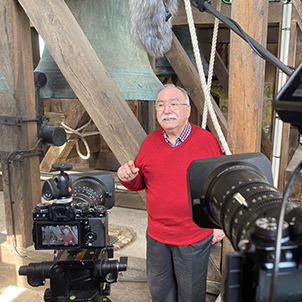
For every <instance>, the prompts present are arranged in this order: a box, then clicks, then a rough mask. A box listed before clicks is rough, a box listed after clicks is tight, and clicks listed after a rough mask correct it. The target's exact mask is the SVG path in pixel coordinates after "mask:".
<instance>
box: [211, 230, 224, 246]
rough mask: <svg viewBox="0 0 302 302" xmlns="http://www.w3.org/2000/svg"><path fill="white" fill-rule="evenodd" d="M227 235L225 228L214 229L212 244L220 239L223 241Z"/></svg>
mask: <svg viewBox="0 0 302 302" xmlns="http://www.w3.org/2000/svg"><path fill="white" fill-rule="evenodd" d="M224 237H225V234H224V232H223V230H220V229H214V231H213V238H212V244H215V243H217V242H219V241H221V240H222V239H223V238H224Z"/></svg>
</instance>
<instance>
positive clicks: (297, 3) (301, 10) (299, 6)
mask: <svg viewBox="0 0 302 302" xmlns="http://www.w3.org/2000/svg"><path fill="white" fill-rule="evenodd" d="M292 1H293V5H294V8H295V10H294V12H293V15H294V18H292V20H293V21H294V20H296V21H297V23H298V24H299V27H300V30H302V2H301V0H292ZM295 13H296V14H297V17H296V18H295Z"/></svg>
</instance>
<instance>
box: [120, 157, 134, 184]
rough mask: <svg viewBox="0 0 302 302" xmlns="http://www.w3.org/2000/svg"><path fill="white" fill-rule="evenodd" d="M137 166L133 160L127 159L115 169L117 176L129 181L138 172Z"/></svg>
mask: <svg viewBox="0 0 302 302" xmlns="http://www.w3.org/2000/svg"><path fill="white" fill-rule="evenodd" d="M138 171H139V168H136V167H135V166H134V162H133V161H132V160H129V161H128V162H127V163H126V164H124V165H122V166H120V167H119V169H118V170H117V176H118V177H119V179H120V180H122V181H131V180H133V179H134V178H135V177H136V176H137V174H138Z"/></svg>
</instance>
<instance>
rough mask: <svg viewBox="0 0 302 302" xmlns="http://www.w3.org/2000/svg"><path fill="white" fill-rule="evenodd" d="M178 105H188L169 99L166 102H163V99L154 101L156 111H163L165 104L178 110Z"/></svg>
mask: <svg viewBox="0 0 302 302" xmlns="http://www.w3.org/2000/svg"><path fill="white" fill-rule="evenodd" d="M180 105H184V106H188V104H186V103H180V102H179V101H170V102H168V103H165V102H164V101H158V102H156V103H155V109H156V111H164V109H165V108H166V106H169V108H171V109H172V110H178V109H180Z"/></svg>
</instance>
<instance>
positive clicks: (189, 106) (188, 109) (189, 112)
mask: <svg viewBox="0 0 302 302" xmlns="http://www.w3.org/2000/svg"><path fill="white" fill-rule="evenodd" d="M190 115H191V105H188V106H187V118H189V117H190Z"/></svg>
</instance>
